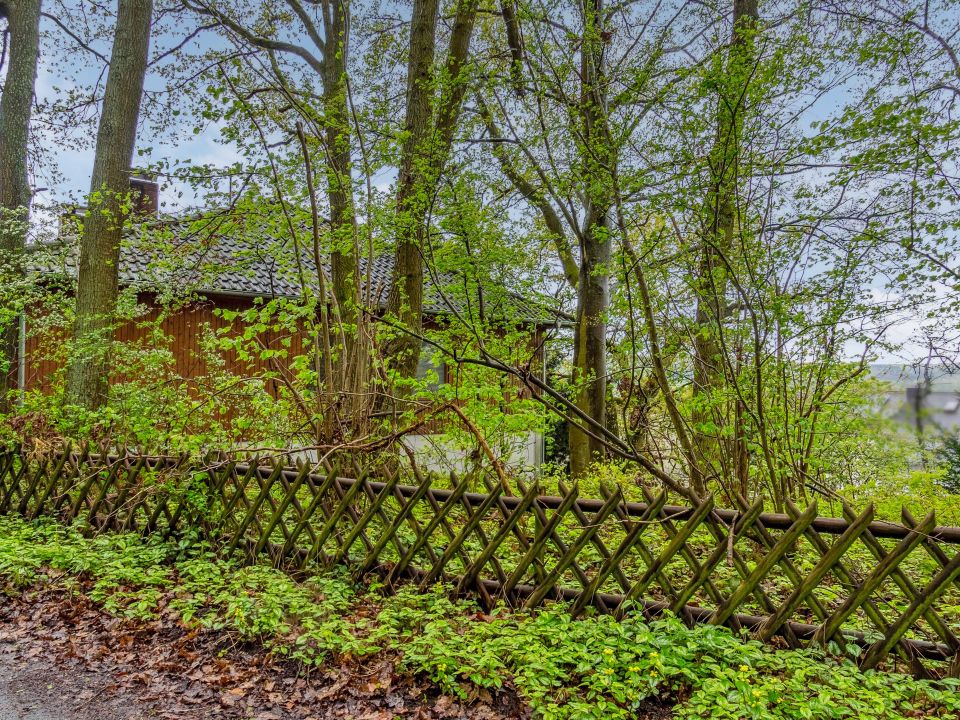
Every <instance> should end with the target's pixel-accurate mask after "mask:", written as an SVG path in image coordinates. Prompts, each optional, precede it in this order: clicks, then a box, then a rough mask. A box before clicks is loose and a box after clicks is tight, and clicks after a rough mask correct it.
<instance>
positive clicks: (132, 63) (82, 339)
mask: <svg viewBox="0 0 960 720" xmlns="http://www.w3.org/2000/svg"><path fill="white" fill-rule="evenodd" d="M152 13H153V3H152V0H118V9H117V26H116V31H115V34H114V40H113V51H112V53H111V57H110V72H109V74H108V76H107V85H106V90H105V92H104V98H103V111H102V114H101V116H100V127H99V129H98V131H97V148H96V155H95V158H94V162H93V176H92V179H91V181H90V197H89V207H88V210H87V213H86V215H85V217H84V226H83V235H82V237H81V241H80V259H79V267H78V277H77V311H76V320H75V324H74V333H73V337H74V344H75V347H74V349H73V354H72V357H71V361H70V366H69V368H68V374H67V403H68V404H70V405H75V406H78V407H82V408H85V409H88V410H93V409H96V408H99V407H102V406H103V405H104V404H105V403H106V401H107V394H108V390H109V378H110V371H111V363H110V352H109V348H110V340H111V338H112V334H113V326H114V315H115V312H116V304H117V294H118V274H117V273H118V265H119V259H120V241H121V238H122V235H123V228H124V224H125V221H126V219H127V217H128V215H129V190H130V187H129V185H130V163H131V160H132V159H133V150H134V144H135V142H136V135H137V120H138V118H139V115H140V100H141V97H142V95H143V81H144V76H145V74H146V68H147V53H148V50H149V45H150V26H151V19H152Z"/></svg>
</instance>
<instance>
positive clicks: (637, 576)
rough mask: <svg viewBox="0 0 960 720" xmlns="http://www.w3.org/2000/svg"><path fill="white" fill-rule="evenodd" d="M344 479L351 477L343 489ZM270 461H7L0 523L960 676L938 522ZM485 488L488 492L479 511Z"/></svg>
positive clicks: (957, 548) (59, 457)
mask: <svg viewBox="0 0 960 720" xmlns="http://www.w3.org/2000/svg"><path fill="white" fill-rule="evenodd" d="M346 475H352V477H348V476H346ZM346 475H344V474H341V473H340V472H339V470H338V469H337V468H329V469H328V470H327V471H325V472H313V471H312V470H311V467H310V466H308V465H301V466H297V467H290V466H284V465H281V464H275V463H273V462H271V461H258V460H249V461H245V462H240V461H236V460H228V459H222V460H220V461H213V460H210V461H208V462H207V463H203V464H192V463H188V461H187V459H186V457H184V458H179V459H176V458H174V459H171V458H153V457H143V456H137V455H135V454H130V453H128V454H124V455H121V456H107V455H104V454H101V453H95V452H93V451H92V450H91V449H90V448H89V447H88V448H85V449H83V450H82V451H81V452H71V451H69V450H68V451H66V452H62V453H55V454H48V455H46V456H44V457H42V458H35V459H27V458H26V457H25V456H23V455H22V454H20V453H7V454H0V513H9V512H15V513H19V514H22V515H25V516H27V517H36V516H38V515H41V514H46V515H53V516H57V517H59V518H61V519H62V520H64V521H68V522H81V523H84V524H86V525H88V526H89V527H90V528H91V530H93V531H104V530H132V531H137V532H142V533H161V534H167V535H169V534H186V533H188V532H195V533H197V532H199V533H201V534H202V535H203V536H204V537H205V538H207V539H209V540H211V541H213V542H215V543H216V544H217V545H218V546H219V547H221V548H223V549H224V551H226V552H232V553H242V554H243V555H244V556H245V557H246V558H248V559H251V560H252V559H255V558H259V559H263V558H265V557H269V558H270V559H271V560H272V562H274V563H275V564H277V565H278V566H283V567H290V568H303V567H307V566H316V565H319V566H331V565H334V564H340V565H346V566H348V567H349V568H351V569H352V571H353V572H354V573H355V574H356V576H357V577H358V578H359V577H362V576H364V575H367V574H370V573H378V574H379V575H380V576H381V577H383V578H384V580H385V582H386V584H387V586H388V587H390V586H393V585H394V584H396V583H398V582H400V581H404V582H416V583H419V585H420V586H421V587H427V586H430V585H432V584H434V583H437V582H445V583H450V584H452V585H453V586H454V587H456V589H457V591H458V592H460V593H475V594H476V595H477V596H479V599H480V601H481V602H482V603H483V604H485V605H487V606H493V605H495V604H496V603H498V602H504V603H506V604H508V605H510V606H512V607H524V608H533V607H535V606H537V605H539V604H541V603H543V602H544V601H549V600H565V601H568V602H570V607H571V611H572V612H573V613H575V614H582V613H585V612H589V611H594V610H595V611H600V612H606V613H615V614H621V613H623V612H626V611H627V610H628V609H631V608H633V609H636V610H638V611H640V612H643V613H644V614H646V615H647V616H648V617H653V616H656V615H659V614H661V613H663V612H665V611H670V612H673V613H675V614H677V615H678V616H680V617H682V618H684V619H686V621H687V622H689V623H691V624H692V623H713V624H723V625H727V626H730V627H732V628H734V629H743V630H746V631H749V632H750V633H751V634H752V635H753V636H755V637H757V638H759V639H761V640H764V641H767V642H772V643H777V644H780V645H783V646H786V647H791V648H797V647H804V646H808V645H820V646H830V647H832V648H833V649H834V650H839V651H847V652H850V653H851V654H855V655H857V656H858V658H859V662H860V664H861V666H862V667H864V668H874V667H878V666H880V665H881V664H884V665H885V666H898V667H900V668H901V669H908V670H909V671H911V672H913V673H914V674H915V675H918V676H931V675H933V676H937V675H939V676H942V675H951V676H953V677H957V676H960V641H958V638H957V636H958V634H960V528H957V527H937V526H936V525H935V518H934V516H933V514H932V513H931V514H929V515H928V516H926V517H924V518H922V519H917V518H914V517H913V516H911V515H910V514H909V513H907V512H904V516H903V523H902V524H896V523H889V522H883V521H878V520H876V519H874V513H873V509H872V508H867V509H866V510H865V511H863V512H862V513H859V514H858V513H856V512H854V511H853V510H852V509H850V508H849V507H847V508H844V515H845V517H844V518H826V517H819V516H818V514H817V505H816V503H814V504H812V505H810V507H808V508H807V509H806V510H805V511H801V510H800V509H798V508H796V507H793V506H791V507H789V508H788V510H789V512H788V513H787V514H772V513H764V512H762V507H761V504H760V503H759V502H757V503H755V504H753V505H750V506H745V507H742V508H740V509H737V510H728V509H718V508H715V507H714V500H713V498H707V499H705V500H704V501H703V502H701V503H699V504H698V505H696V506H695V507H678V506H673V505H668V504H667V495H666V493H663V492H656V493H655V492H653V491H649V490H644V493H645V495H646V502H627V501H625V500H624V498H623V497H622V495H621V493H620V491H619V490H613V491H610V492H606V493H604V495H605V496H604V497H603V498H600V499H590V498H580V497H578V494H577V491H576V489H574V488H569V489H568V488H561V490H562V495H561V496H560V497H548V496H543V495H541V494H540V491H539V489H538V487H537V486H536V485H530V486H521V488H520V490H521V494H520V495H519V496H509V495H507V494H505V492H504V490H503V488H502V487H501V485H500V484H498V483H493V482H490V481H489V479H487V478H485V477H483V476H479V477H475V476H471V475H467V476H463V477H455V476H451V477H450V478H449V480H446V479H445V480H442V481H441V480H439V479H437V478H434V477H421V476H417V477H416V478H415V482H414V483H411V484H405V483H403V482H401V480H402V477H401V475H400V474H399V473H392V474H391V473H386V474H384V473H382V472H381V474H379V475H378V476H377V477H373V476H368V475H365V474H363V473H361V472H359V471H358V470H357V469H356V468H351V469H350V472H349V473H346ZM478 489H482V490H483V492H477V490H478Z"/></svg>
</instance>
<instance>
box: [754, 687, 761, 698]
mask: <svg viewBox="0 0 960 720" xmlns="http://www.w3.org/2000/svg"><path fill="white" fill-rule="evenodd" d="M761 695H763V693H762V692H760V691H759V690H757V689H754V691H753V696H754V697H760V696H761Z"/></svg>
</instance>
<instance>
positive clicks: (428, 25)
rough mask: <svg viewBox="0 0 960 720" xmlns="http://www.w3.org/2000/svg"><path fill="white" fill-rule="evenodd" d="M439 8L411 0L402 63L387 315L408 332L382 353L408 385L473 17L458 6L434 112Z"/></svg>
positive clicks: (468, 4) (466, 0)
mask: <svg viewBox="0 0 960 720" xmlns="http://www.w3.org/2000/svg"><path fill="white" fill-rule="evenodd" d="M438 12H439V2H438V0H415V2H414V5H413V17H412V20H411V25H410V50H409V56H408V63H407V112H406V119H405V121H404V132H405V136H404V143H403V148H402V150H401V158H400V175H399V178H398V180H397V201H396V203H397V204H396V208H397V213H396V220H395V228H396V255H395V259H394V270H393V283H392V285H391V288H390V295H389V299H388V302H387V310H388V312H389V313H391V314H392V315H393V316H394V317H396V318H397V319H398V320H399V321H400V324H401V325H402V327H403V328H404V329H405V330H407V331H408V332H405V333H403V334H402V335H400V336H399V337H398V338H396V340H394V341H393V342H392V343H391V345H390V347H389V348H388V350H387V351H388V354H389V356H390V363H391V367H392V368H394V369H395V370H396V372H397V373H398V374H399V375H400V376H401V377H413V375H414V374H415V372H416V369H417V362H418V360H419V355H420V339H419V337H417V336H418V335H420V333H421V331H422V329H423V249H424V246H425V244H426V242H427V231H428V228H427V215H428V214H429V208H430V203H431V202H432V201H433V198H434V196H435V194H436V191H437V187H438V184H439V182H440V177H441V171H442V168H443V166H444V164H445V163H446V160H447V157H448V155H449V152H450V147H451V144H452V142H453V134H454V131H455V129H456V126H457V121H458V119H459V116H460V108H461V106H462V104H463V96H464V93H465V92H466V82H465V79H464V77H463V71H464V67H465V65H466V62H467V57H468V55H469V52H470V40H471V38H472V36H473V28H474V24H475V20H476V14H477V0H460V2H458V4H457V15H456V17H455V19H454V24H453V29H452V31H451V34H450V46H449V48H448V51H447V56H446V62H445V73H444V84H443V88H442V89H441V92H440V98H439V106H438V107H437V109H436V112H435V111H434V106H435V95H436V89H435V87H434V76H433V64H434V54H435V51H436V35H437V15H438Z"/></svg>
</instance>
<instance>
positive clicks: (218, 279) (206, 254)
mask: <svg viewBox="0 0 960 720" xmlns="http://www.w3.org/2000/svg"><path fill="white" fill-rule="evenodd" d="M43 247H45V248H47V249H48V250H52V251H53V252H51V253H50V254H49V255H50V257H49V258H47V257H45V258H44V260H43V261H42V267H40V268H38V269H39V270H40V271H41V272H44V273H58V272H59V273H65V274H67V275H68V276H71V277H75V276H76V272H77V271H76V256H77V253H76V242H75V240H73V239H71V238H69V237H67V238H62V239H60V240H58V241H57V242H55V243H51V244H47V245H45V246H43ZM299 254H300V258H299V263H298V262H297V257H296V253H295V252H294V250H293V248H292V247H290V244H289V243H280V242H276V241H272V240H271V241H267V242H262V243H261V242H257V241H253V240H250V239H247V238H237V237H231V236H229V235H221V236H216V237H215V239H214V240H212V241H211V240H204V241H202V242H201V241H198V240H192V241H186V240H181V239H179V238H177V237H176V234H174V237H173V238H172V239H169V240H167V242H166V246H165V247H163V248H162V249H158V248H157V242H156V240H155V239H153V240H151V242H150V244H149V246H148V245H147V244H146V243H139V242H138V241H137V240H136V239H135V238H129V239H127V240H126V241H125V242H124V244H123V246H122V247H121V253H120V267H119V278H120V284H121V285H123V286H137V287H141V288H143V289H144V290H148V291H149V290H157V291H162V290H165V289H166V290H170V289H172V290H174V291H177V292H183V291H192V292H196V293H198V294H200V295H226V296H234V297H262V298H274V297H282V298H296V297H299V296H300V295H301V292H302V288H303V286H304V284H305V285H306V286H307V287H310V288H312V289H314V290H315V289H316V286H317V284H318V283H317V271H316V264H315V262H314V258H313V253H312V252H310V251H308V250H307V249H305V248H301V251H300V253H299ZM393 264H394V259H393V255H392V254H388V253H385V254H381V255H379V256H377V257H376V258H375V259H374V260H373V261H372V262H371V263H369V298H370V303H371V305H373V306H375V307H379V308H383V307H385V305H386V302H387V296H388V295H389V288H390V282H391V277H392V272H393ZM301 272H302V274H303V278H304V282H303V283H301V282H300V275H301ZM323 272H324V276H325V278H326V279H327V282H329V277H330V268H329V267H328V266H327V265H323ZM367 278H368V268H367V263H366V261H365V260H361V266H360V280H361V297H363V298H366V297H368V294H367V293H368V291H367ZM434 280H436V282H435V281H434ZM424 285H425V286H424V312H425V313H427V314H430V315H444V314H449V313H450V312H451V308H453V310H455V311H456V312H459V313H465V314H468V315H475V312H476V307H477V305H478V303H477V301H476V300H477V298H476V297H475V298H472V299H471V298H468V297H467V296H466V293H465V292H464V289H463V288H464V283H463V280H462V278H459V277H457V276H455V275H453V274H446V275H441V276H439V277H436V278H431V277H430V276H429V275H428V276H427V277H426V278H425V283H424ZM474 293H475V294H476V291H474ZM484 295H485V298H484V310H485V313H486V315H487V317H490V318H495V319H518V320H520V321H522V322H537V323H543V324H553V323H554V322H557V320H558V319H559V322H560V323H561V324H563V323H566V322H567V318H566V316H564V315H563V314H562V313H561V312H559V311H554V310H551V309H550V308H549V302H548V299H547V298H544V302H537V301H532V300H529V299H526V298H524V297H521V296H520V295H519V294H517V293H514V292H510V291H507V290H505V288H504V287H503V286H498V287H491V288H490V291H487V292H485V293H484Z"/></svg>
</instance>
